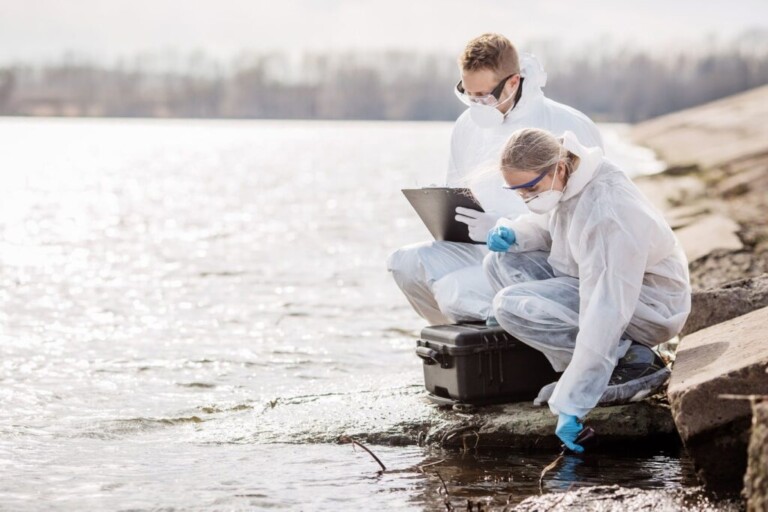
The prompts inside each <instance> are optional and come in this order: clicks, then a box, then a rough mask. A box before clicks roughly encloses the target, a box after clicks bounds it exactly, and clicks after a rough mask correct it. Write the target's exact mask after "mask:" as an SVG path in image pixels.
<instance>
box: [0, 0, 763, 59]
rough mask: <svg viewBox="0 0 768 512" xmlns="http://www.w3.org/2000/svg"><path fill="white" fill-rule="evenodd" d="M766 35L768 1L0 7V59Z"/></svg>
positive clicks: (122, 2) (233, 0)
mask: <svg viewBox="0 0 768 512" xmlns="http://www.w3.org/2000/svg"><path fill="white" fill-rule="evenodd" d="M752 28H757V29H763V30H768V1H766V0H644V1H630V0H583V1H575V0H572V1H547V0H539V1H533V0H529V1H526V2H522V1H516V0H376V1H373V0H270V1H264V0H215V1H214V0H68V1H62V0H0V62H6V63H7V62H9V61H15V60H27V61H29V60H33V61H40V60H47V59H51V58H58V57H60V56H61V55H62V54H63V53H65V52H66V51H72V52H75V53H77V54H80V55H82V56H85V57H89V58H94V59H99V60H113V59H115V58H117V57H119V56H130V55H134V54H137V53H140V52H146V51H152V52H156V51H168V50H176V51H180V52H188V51H192V50H196V49H200V50H203V51H204V52H205V53H207V54H209V55H211V56H215V57H221V58H231V57H233V56H235V55H237V54H238V53H240V52H242V51H244V50H247V51H271V50H283V51H287V52H300V51H303V50H308V49H309V50H319V51H322V50H328V49H334V50H338V49H356V50H367V49H383V48H386V49H403V50H408V51H439V52H445V53H448V54H452V55H453V54H457V53H458V52H459V50H460V49H461V48H462V46H463V45H464V43H465V42H466V41H467V40H468V39H470V38H472V37H473V36H475V35H478V34H480V33H482V32H487V31H494V32H501V33H503V34H505V35H507V36H508V37H509V38H510V39H512V40H513V41H514V42H516V43H517V44H518V46H519V47H521V49H523V50H525V45H526V44H527V43H528V42H530V41H532V40H537V39H539V40H540V39H545V38H556V39H557V40H558V41H561V42H562V43H563V44H565V45H567V46H568V47H569V48H574V47H575V48H578V47H579V46H580V45H582V44H583V43H584V42H586V41H595V40H597V39H598V38H599V37H601V36H603V37H604V36H607V37H608V38H609V39H608V40H610V41H611V42H612V43H617V44H626V45H637V46H642V47H655V48H657V49H659V48H676V47H679V46H680V45H684V44H691V42H695V41H702V40H704V39H705V38H710V39H711V38H712V37H714V38H716V39H717V40H727V39H729V38H731V37H733V36H734V35H736V34H738V33H741V32H743V31H744V30H747V29H752Z"/></svg>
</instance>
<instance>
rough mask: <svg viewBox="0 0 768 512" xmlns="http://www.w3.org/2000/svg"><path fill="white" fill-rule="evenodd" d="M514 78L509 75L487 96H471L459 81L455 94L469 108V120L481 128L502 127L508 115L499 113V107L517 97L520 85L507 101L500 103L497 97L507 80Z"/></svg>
mask: <svg viewBox="0 0 768 512" xmlns="http://www.w3.org/2000/svg"><path fill="white" fill-rule="evenodd" d="M513 76H515V75H509V76H508V77H507V78H505V79H504V80H502V81H501V82H499V84H498V85H497V87H496V89H495V90H494V91H493V92H491V94H486V95H485V96H469V95H468V94H467V93H466V92H465V91H464V87H463V85H462V83H461V81H459V83H458V84H457V85H456V88H455V89H454V90H453V92H454V93H455V94H456V96H457V97H458V98H459V100H460V101H461V102H462V103H464V104H465V105H467V106H468V107H469V118H470V119H472V122H474V123H475V124H476V125H477V126H479V127H480V128H493V127H495V126H499V125H501V124H502V123H503V122H504V117H505V116H506V114H502V113H501V112H500V111H499V109H498V107H500V106H501V105H503V104H505V103H507V102H508V101H510V100H512V99H514V98H515V96H517V92H518V90H519V87H520V83H518V84H517V89H515V91H514V93H512V94H510V95H509V97H508V98H507V99H505V100H504V101H498V100H497V99H496V96H497V95H498V94H501V91H502V90H503V88H504V85H505V84H506V82H507V80H508V79H510V78H511V77H513Z"/></svg>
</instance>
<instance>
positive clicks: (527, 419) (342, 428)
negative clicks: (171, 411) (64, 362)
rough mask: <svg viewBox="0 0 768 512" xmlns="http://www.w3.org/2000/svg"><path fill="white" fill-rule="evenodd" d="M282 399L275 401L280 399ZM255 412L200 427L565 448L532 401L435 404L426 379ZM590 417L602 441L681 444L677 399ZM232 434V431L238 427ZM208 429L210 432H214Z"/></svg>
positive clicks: (331, 439)
mask: <svg viewBox="0 0 768 512" xmlns="http://www.w3.org/2000/svg"><path fill="white" fill-rule="evenodd" d="M272 403H274V404H275V405H272ZM242 414H247V415H250V416H252V418H253V419H252V421H249V422H247V425H248V426H249V427H248V430H245V431H244V430H243V428H242V426H241V427H240V428H234V427H233V426H232V425H231V424H230V423H229V422H233V423H234V424H237V425H242V423H243V420H242V418H240V417H238V416H237V415H231V417H230V416H227V417H226V418H222V419H221V420H220V421H221V422H222V423H221V424H219V425H218V428H215V429H214V428H213V427H211V428H209V429H206V430H204V431H202V432H201V433H200V436H203V437H201V439H200V440H201V441H205V440H206V439H208V438H210V439H219V440H221V438H222V432H230V431H232V432H234V433H235V434H236V435H237V440H233V442H259V443H335V442H337V441H338V440H339V438H340V437H341V436H348V437H352V438H355V439H357V440H359V441H361V442H364V443H366V444H370V445H389V446H406V445H425V444H428V445H436V446H449V447H462V446H464V445H465V444H466V446H468V447H474V446H475V443H477V445H478V446H479V447H483V446H489V447H503V448H530V449H534V448H535V449H541V450H546V451H554V450H558V449H559V446H560V442H559V441H558V439H557V438H556V437H555V435H554V431H555V422H556V417H555V416H554V415H553V414H552V413H551V412H550V411H549V408H547V407H534V406H533V405H532V404H531V403H530V402H525V403H515V404H504V405H492V406H483V407H477V408H473V409H471V410H465V411H457V410H452V409H450V408H445V407H438V406H436V405H434V404H432V403H431V402H430V401H429V400H428V398H427V393H426V391H425V390H424V385H423V384H404V385H400V386H396V385H392V383H390V385H389V386H387V385H384V383H382V382H379V381H372V382H370V386H369V387H365V388H363V387H362V386H360V387H359V388H358V389H350V390H348V391H345V390H341V389H339V390H335V391H328V392H325V393H322V394H311V395H301V396H294V397H281V398H280V399H279V400H277V401H271V402H268V403H265V404H264V405H263V406H262V407H258V406H256V407H254V408H253V409H252V410H249V411H243V413H242ZM585 422H586V423H587V424H588V425H590V426H592V427H593V428H594V429H595V430H596V431H597V433H598V438H599V443H600V446H603V445H605V446H609V447H610V446H612V445H615V444H616V443H622V442H626V441H632V442H633V443H634V444H635V445H636V446H638V447H646V448H658V446H659V444H660V443H668V445H676V446H679V445H680V439H679V436H678V435H677V432H676V430H675V426H674V423H673V421H672V413H671V411H670V409H669V406H668V405H666V404H664V403H660V402H658V401H656V400H652V399H650V398H649V399H648V400H646V401H643V402H638V403H635V404H629V405H623V406H614V407H598V408H596V409H594V410H593V411H592V412H591V413H590V414H589V415H588V416H587V418H586V420H585ZM230 435H231V434H230ZM206 436H207V437H206Z"/></svg>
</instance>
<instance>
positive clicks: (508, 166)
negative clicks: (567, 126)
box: [501, 128, 579, 179]
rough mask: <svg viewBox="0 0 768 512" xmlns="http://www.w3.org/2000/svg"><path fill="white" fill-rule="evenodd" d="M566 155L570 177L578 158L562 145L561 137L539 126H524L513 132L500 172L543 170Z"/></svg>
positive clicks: (505, 148)
mask: <svg viewBox="0 0 768 512" xmlns="http://www.w3.org/2000/svg"><path fill="white" fill-rule="evenodd" d="M563 158H565V176H566V179H567V178H568V177H570V175H571V174H572V173H573V171H574V169H576V167H577V166H578V165H579V157H577V156H576V155H574V154H573V153H571V152H570V151H568V150H566V149H565V148H564V147H563V145H562V138H560V139H558V138H557V137H555V136H554V135H552V134H551V133H549V132H548V131H546V130H541V129H539V128H522V129H520V130H516V131H515V132H513V133H512V135H511V136H510V137H509V139H508V140H507V144H506V145H505V146H504V150H503V151H502V153H501V172H520V171H523V172H536V173H542V172H544V171H548V170H550V168H551V167H553V166H554V165H555V164H556V163H557V162H559V161H560V160H562V159H563Z"/></svg>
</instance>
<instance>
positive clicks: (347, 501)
mask: <svg viewBox="0 0 768 512" xmlns="http://www.w3.org/2000/svg"><path fill="white" fill-rule="evenodd" d="M450 128H451V125H450V123H332V122H258V121H239V122H238V121H226V122H225V121H148V120H131V121H117V120H41V119H0V137H2V140H3V141H4V142H5V144H4V149H3V151H2V152H1V153H0V185H1V186H2V188H1V190H2V191H3V201H2V202H0V227H1V230H0V235H1V236H2V238H0V403H1V404H2V407H0V468H2V474H3V478H2V480H0V509H2V510H53V509H55V510H82V509H91V510H114V509H133V510H150V509H157V508H168V509H185V510H186V509H207V510H218V509H238V508H243V509H247V508H255V509H268V508H269V509H290V510H357V509H362V508H371V504H372V503H374V504H376V506H375V507H374V508H380V509H393V510H394V509H396V510H443V509H444V508H445V505H444V503H443V499H444V497H443V496H441V494H440V489H441V488H442V484H441V482H440V480H439V478H438V477H437V474H438V473H439V474H440V476H441V477H442V478H443V479H444V480H445V482H446V486H447V488H448V490H449V495H450V497H451V498H452V499H455V500H456V502H455V504H459V503H460V502H461V500H464V501H466V499H473V500H475V499H486V498H487V499H488V500H490V501H489V502H492V503H493V504H495V505H503V504H505V503H506V502H507V501H508V500H509V501H510V502H512V503H517V502H519V501H522V500H523V499H524V498H525V497H527V496H529V495H536V494H538V493H539V487H538V478H539V474H540V472H541V470H542V469H543V467H544V466H546V465H547V464H549V463H550V462H551V461H552V460H553V458H554V456H553V455H552V454H538V455H536V454H524V453H504V452H498V453H497V452H494V453H486V452H481V453H475V452H473V451H470V452H468V453H464V454H462V453H457V452H450V451H442V450H435V449H429V448H426V447H419V446H415V445H412V444H408V439H407V436H400V437H398V432H399V431H400V430H401V429H402V428H403V425H408V424H411V423H414V422H418V421H420V418H421V417H420V416H418V415H417V413H416V412H414V410H413V408H412V407H410V404H414V403H420V404H421V403H422V400H423V385H422V377H421V367H420V362H419V360H418V359H417V358H416V357H415V356H414V354H413V348H414V343H415V336H416V333H418V330H419V329H420V328H421V326H422V323H421V321H420V320H419V319H418V318H417V317H416V316H415V314H414V313H413V312H412V311H411V310H410V308H409V306H408V305H407V303H406V301H405V300H404V299H403V297H402V296H401V294H400V292H399V290H397V288H396V287H395V285H394V284H393V282H392V281H391V279H390V277H389V276H388V275H387V272H386V269H385V259H386V256H387V254H388V252H389V251H391V250H392V249H394V248H396V247H399V246H401V245H404V244H406V243H411V242H416V241H419V240H422V239H426V238H427V237H428V233H427V232H426V229H425V228H424V227H423V226H422V225H421V222H420V221H419V220H418V218H417V217H416V215H415V214H414V213H413V212H412V211H411V209H410V207H409V205H408V204H407V202H406V201H405V199H404V198H403V197H402V196H401V194H400V188H403V187H412V186H419V185H427V184H430V183H439V182H441V181H442V177H443V174H444V168H445V165H446V161H447V152H448V139H449V134H450ZM604 129H605V130H606V132H605V133H606V135H607V137H606V140H607V141H608V142H609V143H610V147H609V152H612V153H613V155H614V158H615V159H617V160H619V161H621V160H622V159H623V161H624V162H625V163H627V165H628V166H630V167H631V168H632V169H636V170H637V172H650V171H652V170H654V169H655V167H654V166H656V167H657V163H655V162H653V160H652V159H649V155H648V154H647V153H646V152H643V151H642V150H638V149H637V148H632V147H631V146H628V145H626V144H624V143H622V142H621V137H620V133H621V132H620V130H621V127H610V126H608V127H604ZM320 398H322V400H321V399H320ZM426 407H429V406H427V405H426V404H423V406H422V408H421V410H424V408H426ZM374 429H376V430H378V431H386V432H387V436H388V437H387V436H384V437H382V438H381V439H385V438H386V439H387V442H386V443H385V442H384V441H382V444H380V445H377V444H373V445H371V446H370V448H371V449H372V450H373V451H374V453H376V455H377V456H379V457H380V458H381V459H382V461H383V462H384V463H385V465H386V466H387V471H386V472H384V473H383V474H377V471H378V469H379V468H378V465H377V464H376V463H375V461H373V459H372V458H371V457H370V456H369V455H368V454H367V453H365V452H364V451H362V450H360V449H358V450H357V451H354V450H353V448H352V446H351V445H348V444H346V445H342V444H337V442H336V441H337V439H338V437H339V436H340V435H344V434H348V435H350V434H351V435H354V434H359V433H365V432H367V431H371V430H374ZM392 444H400V445H403V446H392ZM440 461H442V462H440ZM435 462H439V463H438V464H432V463H435ZM427 464H432V465H430V466H427V467H425V468H423V470H420V469H419V467H420V466H424V465H427ZM612 484H619V485H622V486H627V487H633V488H642V489H655V490H658V491H659V492H662V493H663V492H668V491H675V490H679V489H684V488H688V487H691V486H694V485H696V482H695V478H694V476H693V470H692V467H691V464H690V461H689V460H688V459H686V458H685V457H684V456H681V455H680V454H678V453H673V452H669V453H668V452H662V451H659V452H654V453H639V454H629V453H628V454H615V455H605V454H603V455H600V456H599V457H591V458H590V457H587V458H586V459H583V460H582V459H567V460H566V461H564V463H563V464H561V466H560V467H559V468H556V469H555V470H553V471H551V472H550V473H549V474H548V475H547V478H546V480H545V482H544V491H545V492H562V491H564V490H566V489H568V488H578V487H581V486H585V485H612ZM510 496H512V498H510Z"/></svg>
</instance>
